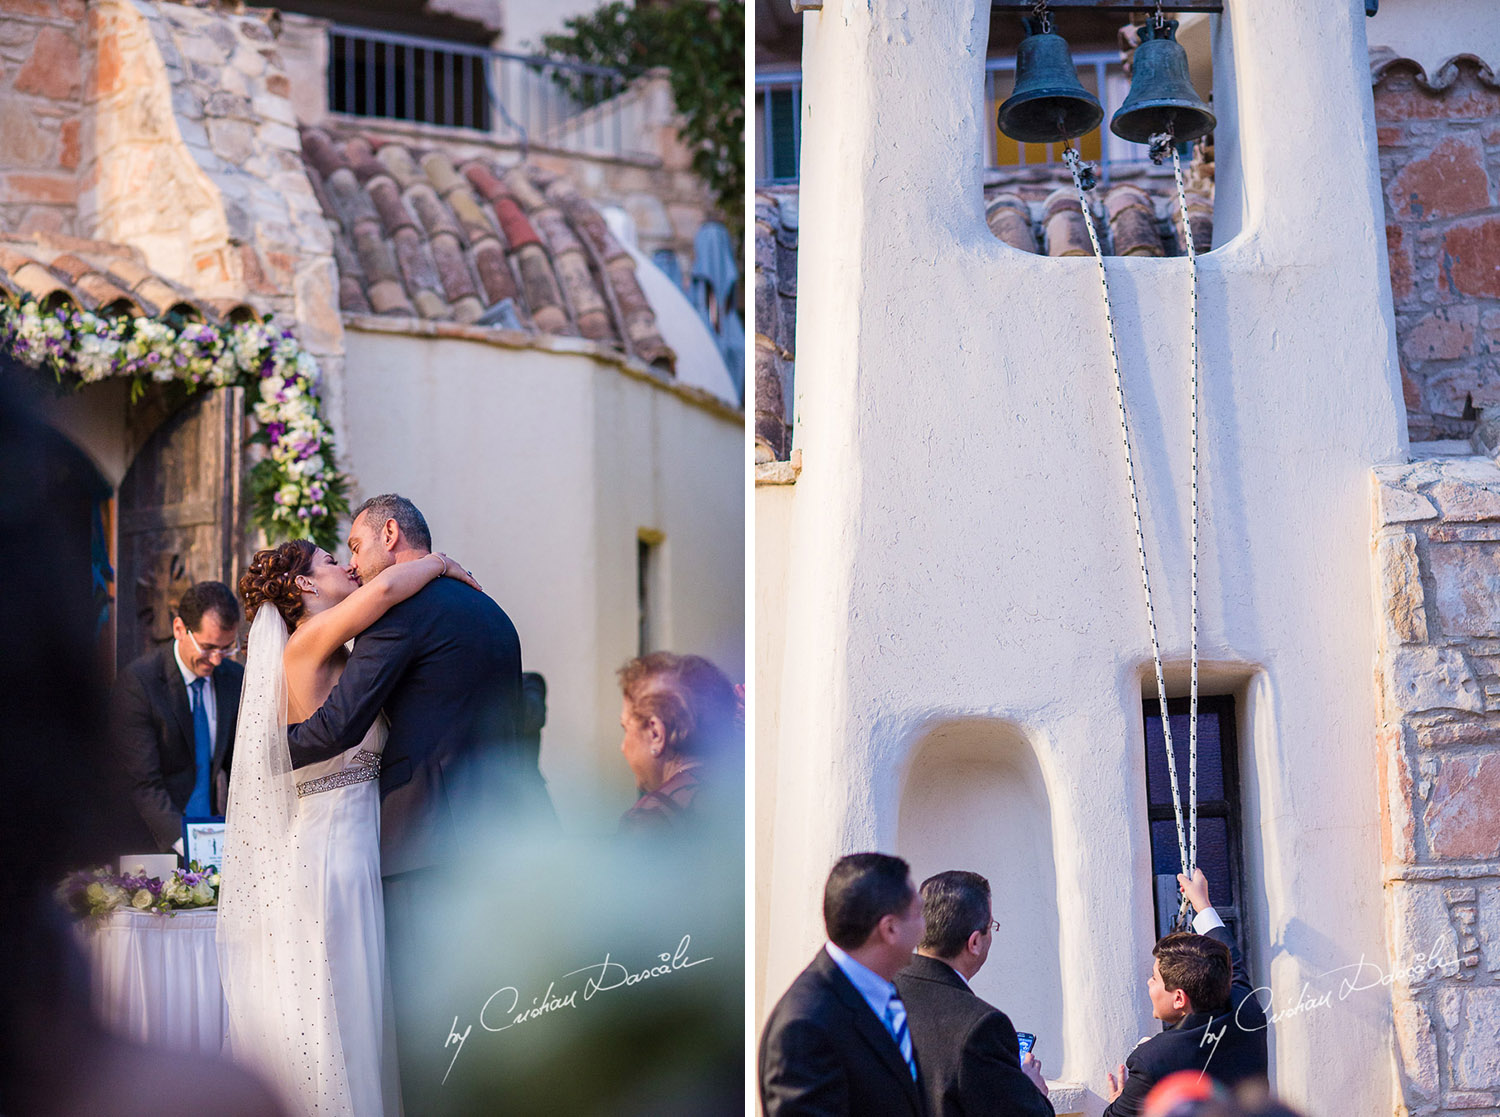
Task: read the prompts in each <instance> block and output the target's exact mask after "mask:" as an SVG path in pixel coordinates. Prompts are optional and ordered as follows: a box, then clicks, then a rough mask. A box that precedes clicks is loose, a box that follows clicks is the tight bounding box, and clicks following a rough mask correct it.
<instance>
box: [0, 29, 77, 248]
mask: <svg viewBox="0 0 1500 1117" xmlns="http://www.w3.org/2000/svg"><path fill="white" fill-rule="evenodd" d="M83 15H84V4H83V0H4V2H3V3H0V231H4V232H12V233H16V232H19V233H32V232H51V233H68V234H75V233H77V232H78V228H77V221H76V218H77V213H76V209H77V200H78V186H77V180H78V173H77V172H78V164H79V152H80V147H81V144H82V140H83V137H82V125H83V104H84V68H85V47H84V42H83V36H82V34H81V24H82V20H83Z"/></svg>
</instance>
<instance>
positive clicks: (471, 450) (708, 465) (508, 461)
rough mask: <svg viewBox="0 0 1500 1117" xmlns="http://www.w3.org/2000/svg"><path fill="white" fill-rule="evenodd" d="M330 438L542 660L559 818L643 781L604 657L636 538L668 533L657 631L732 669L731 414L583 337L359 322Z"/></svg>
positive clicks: (567, 821)
mask: <svg viewBox="0 0 1500 1117" xmlns="http://www.w3.org/2000/svg"><path fill="white" fill-rule="evenodd" d="M346 336H347V337H348V339H349V365H348V369H349V372H348V380H347V392H348V395H347V404H346V408H347V415H348V418H347V429H346V430H340V431H339V432H337V433H338V436H339V444H340V449H341V451H342V452H343V453H344V454H345V455H346V458H347V461H348V463H349V465H350V468H351V469H352V471H353V473H354V475H355V477H356V478H357V484H358V491H357V492H356V493H355V494H354V496H355V500H356V502H357V501H358V500H360V499H363V498H365V497H367V496H372V495H374V494H376V493H380V492H387V491H395V492H400V493H402V494H403V495H405V496H408V497H410V498H411V499H412V500H413V501H415V502H416V504H417V506H418V507H419V508H420V509H422V512H423V514H424V515H425V516H426V517H427V520H428V524H429V526H430V527H431V528H432V532H433V542H434V545H435V546H436V547H438V548H439V549H440V550H444V551H447V552H449V553H450V554H452V555H453V556H454V557H455V558H457V559H459V560H461V561H462V562H464V563H465V564H466V565H467V566H468V567H469V568H470V569H472V570H473V571H474V575H475V577H476V578H478V580H479V581H480V583H481V584H483V586H484V588H485V590H486V592H488V593H489V594H490V595H491V596H492V597H493V598H494V599H495V600H496V601H497V602H499V603H500V605H501V607H502V608H504V609H505V610H506V612H507V613H508V614H509V615H510V617H511V619H512V620H513V621H514V622H515V624H516V628H517V630H518V631H519V633H520V636H521V652H522V660H523V666H524V668H525V669H526V670H528V671H540V672H541V673H542V674H543V675H544V676H545V677H546V680H547V707H548V718H547V727H546V728H545V729H544V730H543V731H542V772H543V774H544V775H545V776H546V777H547V780H548V784H549V787H550V788H551V791H552V796H553V800H554V802H555V803H556V805H557V808H558V812H559V814H560V815H561V816H562V820H563V823H564V825H565V826H566V827H568V828H569V829H570V830H573V831H575V832H577V831H580V830H582V831H598V830H608V829H610V828H612V827H613V826H614V824H615V822H616V820H617V819H618V817H619V815H620V813H621V812H622V811H623V810H624V809H625V808H626V807H628V806H629V805H630V804H631V803H632V802H633V801H634V798H635V792H634V783H633V780H632V778H631V776H630V773H629V770H628V769H627V768H626V766H625V762H624V760H623V758H622V757H621V756H620V753H619V745H620V728H619V716H620V692H619V687H618V685H617V683H616V680H615V677H614V672H615V670H616V669H617V668H618V667H620V666H621V665H622V664H623V663H624V662H625V661H626V660H628V659H630V658H631V657H632V656H634V655H636V654H637V649H638V645H637V636H638V629H637V618H638V610H637V597H636V563H637V557H636V541H637V539H638V537H639V533H640V532H641V531H642V530H643V529H644V530H646V531H650V532H658V533H660V534H661V535H662V536H663V537H664V542H663V543H662V544H661V550H660V558H661V559H662V561H663V570H662V576H661V577H660V578H659V579H658V581H657V587H656V588H657V589H658V590H659V594H660V597H659V600H658V601H657V602H656V603H655V605H656V607H655V610H654V613H655V616H656V617H657V619H658V622H659V623H658V625H657V631H658V632H659V633H660V634H661V641H660V644H661V646H662V647H664V648H666V649H668V650H672V651H678V652H693V653H697V654H701V655H705V656H707V657H708V658H709V659H711V660H713V661H714V662H715V663H717V664H718V665H719V666H720V667H722V668H723V669H724V670H725V672H726V673H727V674H729V676H730V677H731V678H732V679H735V680H736V681H738V680H741V679H743V678H744V631H745V628H744V546H745V542H744V481H743V477H744V473H743V465H742V462H743V451H744V433H743V420H742V419H741V418H739V417H737V416H736V415H735V414H734V413H732V412H729V411H728V410H727V409H724V408H720V407H714V406H711V405H710V406H705V405H704V404H703V403H701V402H698V401H695V400H691V399H688V398H685V397H684V396H683V395H682V394H680V393H678V392H676V391H674V390H672V389H671V388H668V387H664V386H661V385H659V384H657V383H655V382H653V381H652V380H651V379H650V378H649V375H648V374H645V373H644V372H642V373H639V374H630V373H627V372H625V371H624V370H623V369H621V368H620V367H619V366H618V365H617V364H615V363H612V362H609V361H604V360H599V359H596V358H595V357H592V356H589V355H586V354H583V353H567V352H551V351H546V350H542V349H529V348H515V349H511V348H501V347H499V346H496V345H491V344H486V343H484V342H480V341H474V340H467V339H460V338H427V337H413V336H407V335H402V334H392V333H387V332H381V333H372V332H367V331H363V330H360V329H358V328H354V329H351V330H350V331H349V332H348V334H347V335H346Z"/></svg>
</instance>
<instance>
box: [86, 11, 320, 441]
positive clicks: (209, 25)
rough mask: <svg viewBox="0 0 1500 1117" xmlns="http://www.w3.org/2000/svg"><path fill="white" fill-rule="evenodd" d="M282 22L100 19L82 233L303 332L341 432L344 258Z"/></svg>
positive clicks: (178, 16)
mask: <svg viewBox="0 0 1500 1117" xmlns="http://www.w3.org/2000/svg"><path fill="white" fill-rule="evenodd" d="M278 30H279V17H278V16H277V15H276V13H274V12H272V11H270V10H268V9H247V10H245V11H243V12H242V13H234V12H229V11H223V10H215V9H212V8H196V7H188V6H186V5H181V4H172V3H159V4H158V3H147V2H129V0H125V2H121V0H103V2H101V3H96V4H93V5H91V6H90V8H89V32H90V40H91V42H93V43H94V44H96V47H95V54H96V61H95V64H94V70H93V73H92V74H91V80H90V83H89V94H88V108H89V110H90V117H91V125H92V133H93V135H94V136H95V137H96V139H95V142H94V144H93V145H92V149H91V151H90V153H89V157H88V160H87V161H86V164H85V166H84V168H83V178H82V187H83V192H82V195H81V197H80V203H79V210H80V224H81V225H82V226H83V227H84V231H85V232H86V233H87V234H88V235H92V236H97V237H103V238H106V239H109V240H114V241H119V242H121V243H125V244H130V245H133V246H135V247H137V248H139V249H141V250H142V251H143V252H144V253H145V256H146V259H147V262H148V263H150V265H151V266H152V267H153V268H155V269H156V270H157V271H159V272H161V273H163V274H164V275H167V276H169V277H171V278H173V279H176V280H178V281H180V282H182V283H184V284H186V285H187V286H189V287H190V288H192V289H193V290H194V291H197V292H199V293H200V294H203V295H205V296H232V297H236V298H244V299H246V300H247V301H249V302H250V303H251V304H252V305H254V306H255V307H256V308H257V309H258V310H260V311H261V312H262V313H271V314H275V315H277V316H278V317H280V318H281V319H282V320H284V321H288V322H290V323H292V324H294V325H295V327H296V329H297V332H298V335H299V337H300V338H301V339H302V341H303V343H304V344H305V345H307V347H308V348H309V350H311V351H312V353H313V354H314V355H316V356H317V357H318V358H319V361H320V363H321V364H322V366H323V369H324V373H325V394H326V395H327V396H328V398H329V404H330V412H331V416H330V417H331V420H332V422H333V425H334V428H335V430H337V429H338V428H339V427H340V426H341V425H342V411H341V391H342V378H341V369H342V359H343V323H342V319H341V317H340V315H339V311H338V298H337V290H338V276H337V271H336V269H335V266H334V260H333V244H332V240H331V238H330V236H329V233H328V228H327V224H326V223H325V221H324V219H323V214H322V209H321V207H320V206H319V205H318V200H317V197H316V195H315V194H314V193H313V187H312V184H311V182H310V181H309V180H308V177H307V172H306V170H305V168H304V167H303V164H302V154H301V138H300V136H299V135H298V133H297V127H296V114H295V112H294V111H293V108H292V103H291V100H290V97H289V94H290V92H291V83H290V81H289V79H288V78H287V75H286V73H285V72H284V71H283V69H282V63H281V56H280V52H279V50H278V42H277V37H278Z"/></svg>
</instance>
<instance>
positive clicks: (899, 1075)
mask: <svg viewBox="0 0 1500 1117" xmlns="http://www.w3.org/2000/svg"><path fill="white" fill-rule="evenodd" d="M823 924H824V927H825V928H826V929H827V932H828V942H827V943H826V944H825V945H824V947H823V949H822V950H820V951H818V953H817V955H816V957H814V958H813V960H812V962H811V963H810V964H809V965H808V967H807V968H806V969H805V970H803V971H802V972H801V973H800V974H799V975H798V976H797V979H796V980H795V981H794V982H792V985H791V988H789V989H788V990H787V991H786V993H785V994H784V995H783V996H782V998H781V1000H780V1001H778V1002H777V1004H776V1007H775V1008H774V1009H772V1010H771V1016H770V1019H769V1020H767V1021H766V1027H765V1031H764V1032H762V1033H761V1038H760V1102H761V1107H762V1109H763V1110H764V1112H765V1114H766V1117H925V1114H926V1113H927V1108H926V1106H925V1104H924V1103H923V1098H922V1085H921V1077H920V1074H919V1072H918V1064H917V1055H918V1052H917V1050H916V1048H915V1047H914V1044H913V1041H912V1037H911V1032H910V1029H909V1028H908V1027H907V1021H906V1006H905V1005H904V1004H903V1003H902V1001H901V998H900V996H898V995H897V992H896V987H895V986H894V985H893V984H892V983H891V979H892V978H894V977H895V976H896V974H898V973H899V972H900V971H901V968H902V967H903V966H905V965H906V963H907V962H909V961H910V960H911V952H912V950H913V949H914V948H915V947H916V945H917V943H918V942H919V941H920V940H921V938H922V897H921V896H920V894H918V892H917V890H916V889H915V888H914V887H912V883H911V872H910V870H909V869H908V868H907V865H906V862H905V861H903V860H901V858H899V857H890V856H888V855H886V854H883V853H854V854H850V855H849V856H847V857H843V858H840V859H839V861H838V863H837V864H835V865H834V867H833V871H832V872H831V873H829V874H828V883H827V885H826V886H825V887H824V890H823Z"/></svg>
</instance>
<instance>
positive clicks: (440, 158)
mask: <svg viewBox="0 0 1500 1117" xmlns="http://www.w3.org/2000/svg"><path fill="white" fill-rule="evenodd" d="M422 173H423V174H425V175H426V176H427V181H429V182H431V183H432V188H433V189H434V190H436V191H437V192H438V193H439V194H441V195H442V196H443V197H445V198H446V197H447V196H448V194H449V193H450V192H451V191H453V190H458V189H467V188H468V183H467V182H466V181H465V180H464V177H463V176H462V175H460V174H459V173H458V171H457V170H456V169H455V168H454V166H453V162H452V161H451V160H450V159H449V158H448V156H446V155H444V154H443V153H442V152H441V151H431V152H428V153H427V154H426V155H424V156H422Z"/></svg>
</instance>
